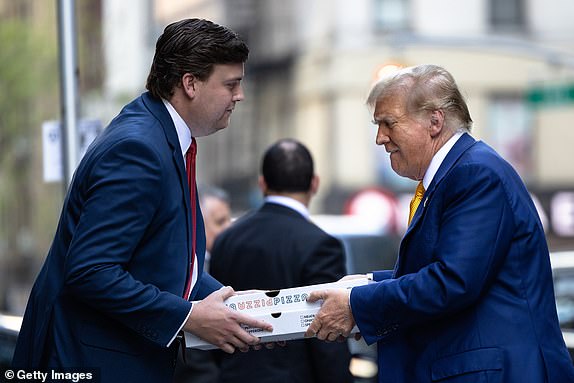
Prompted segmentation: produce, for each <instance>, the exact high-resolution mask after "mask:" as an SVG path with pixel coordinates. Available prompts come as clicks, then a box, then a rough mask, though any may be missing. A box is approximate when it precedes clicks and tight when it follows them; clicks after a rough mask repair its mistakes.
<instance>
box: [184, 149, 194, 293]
mask: <svg viewBox="0 0 574 383" xmlns="http://www.w3.org/2000/svg"><path fill="white" fill-rule="evenodd" d="M196 155H197V143H196V142H195V139H194V138H192V139H191V145H190V146H189V149H187V153H185V171H186V172H187V184H188V185H189V193H190V197H191V198H190V201H189V202H190V206H191V227H192V229H191V230H192V235H191V263H190V264H189V276H188V277H187V282H186V284H185V292H184V293H183V297H184V298H185V299H189V293H190V292H191V291H190V290H191V282H192V278H193V264H194V263H195V231H196V229H197V227H196V217H195V214H196V201H195V199H196V195H195V157H196Z"/></svg>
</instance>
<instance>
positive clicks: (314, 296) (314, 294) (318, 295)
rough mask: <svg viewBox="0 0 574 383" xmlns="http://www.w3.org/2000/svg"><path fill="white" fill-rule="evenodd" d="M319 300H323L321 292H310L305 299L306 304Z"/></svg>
mask: <svg viewBox="0 0 574 383" xmlns="http://www.w3.org/2000/svg"><path fill="white" fill-rule="evenodd" d="M319 299H323V292H322V291H311V294H309V296H308V297H307V302H310V303H313V302H316V301H318V300H319Z"/></svg>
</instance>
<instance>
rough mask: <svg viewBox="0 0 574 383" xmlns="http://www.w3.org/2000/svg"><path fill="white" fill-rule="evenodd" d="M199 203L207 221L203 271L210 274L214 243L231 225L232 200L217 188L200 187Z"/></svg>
mask: <svg viewBox="0 0 574 383" xmlns="http://www.w3.org/2000/svg"><path fill="white" fill-rule="evenodd" d="M199 203H200V205H201V211H202V212H203V219H204V221H205V263H204V264H203V269H204V270H205V271H207V272H209V262H210V259H211V250H212V249H213V242H214V241H215V239H216V238H217V236H218V235H219V234H221V232H223V231H224V230H225V229H227V228H228V227H229V225H231V200H230V198H229V194H228V193H227V192H226V191H225V190H223V189H222V188H219V187H217V186H210V185H202V186H200V187H199Z"/></svg>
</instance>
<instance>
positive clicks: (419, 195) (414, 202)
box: [409, 181, 425, 225]
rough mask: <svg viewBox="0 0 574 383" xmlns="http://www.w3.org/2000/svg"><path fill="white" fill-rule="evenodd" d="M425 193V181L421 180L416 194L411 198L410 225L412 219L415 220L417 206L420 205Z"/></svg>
mask: <svg viewBox="0 0 574 383" xmlns="http://www.w3.org/2000/svg"><path fill="white" fill-rule="evenodd" d="M424 194H425V187H424V185H423V182H422V181H420V182H419V184H418V185H417V189H416V190H415V195H414V196H413V199H412V200H411V205H410V212H409V225H410V224H411V221H412V220H413V217H414V216H415V213H416V211H417V208H418V207H419V205H420V203H421V201H422V199H423V195H424Z"/></svg>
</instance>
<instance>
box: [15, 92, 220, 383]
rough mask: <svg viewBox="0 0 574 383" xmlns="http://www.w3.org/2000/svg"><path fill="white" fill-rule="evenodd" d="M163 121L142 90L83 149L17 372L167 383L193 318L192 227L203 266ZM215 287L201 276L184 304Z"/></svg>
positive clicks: (179, 163) (173, 143)
mask: <svg viewBox="0 0 574 383" xmlns="http://www.w3.org/2000/svg"><path fill="white" fill-rule="evenodd" d="M189 195H190V192H189V187H188V186H187V179H186V174H185V167H184V163H183V156H182V153H181V148H180V145H179V141H178V138H177V133H176V130H175V127H174V125H173V122H172V120H171V117H170V115H169V113H168V111H167V109H166V108H165V106H164V105H163V103H162V102H161V101H159V100H155V99H153V98H151V97H150V96H149V94H148V93H144V94H143V95H142V96H141V97H139V98H137V99H136V100H134V101H133V102H131V103H130V104H128V105H127V106H126V107H125V108H124V109H123V110H122V111H121V113H120V114H119V115H118V116H117V117H116V118H115V119H114V120H113V121H112V122H111V123H110V125H109V126H108V127H107V129H105V130H104V132H103V133H102V134H101V135H100V137H98V138H97V139H96V141H95V142H94V143H93V144H92V145H91V147H90V148H89V150H88V152H87V153H86V155H85V157H84V158H83V159H82V161H81V163H80V165H79V166H78V169H77V170H76V173H75V176H74V179H73V181H72V184H71V186H70V189H69V192H68V195H67V196H66V199H65V202H64V206H63V210H62V214H61V217H60V221H59V224H58V228H57V231H56V234H55V238H54V241H53V243H52V246H51V248H50V251H49V253H48V256H47V258H46V261H45V263H44V266H43V268H42V270H41V272H40V274H39V276H38V278H37V280H36V283H35V285H34V287H33V289H32V292H31V295H30V299H29V302H28V306H27V308H26V313H25V315H24V321H23V324H22V329H21V332H20V336H19V339H18V344H17V347H16V351H15V355H14V360H13V364H14V366H15V367H26V368H48V367H55V368H61V367H75V368H78V367H82V368H85V367H93V368H97V369H99V373H101V378H102V382H120V381H122V382H168V381H171V374H172V373H173V366H174V361H175V352H174V348H175V347H171V348H168V347H167V344H168V343H169V342H170V340H171V339H172V337H173V336H174V334H175V333H176V332H177V331H178V329H179V328H180V326H181V325H182V323H183V322H184V320H185V318H186V316H187V315H188V313H189V310H190V307H191V303H190V302H188V301H187V300H185V299H183V298H182V295H183V290H184V286H185V282H186V278H187V277H188V264H189V262H190V253H191V252H190V246H191V236H192V230H196V233H197V255H198V261H199V263H198V266H199V270H200V273H201V270H203V261H204V252H205V232H204V227H203V219H202V216H201V210H200V209H199V204H198V206H197V227H196V228H193V227H192V223H191V222H192V221H191V209H190V206H189V200H190V198H189ZM219 287H221V284H219V283H218V282H217V281H216V280H215V279H213V278H211V277H210V276H209V275H207V274H203V275H202V274H200V277H199V279H198V283H197V284H196V285H195V287H194V290H193V291H192V297H193V298H195V299H201V298H203V297H205V296H206V295H208V294H209V293H210V292H212V291H213V290H215V289H217V288H219Z"/></svg>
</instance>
